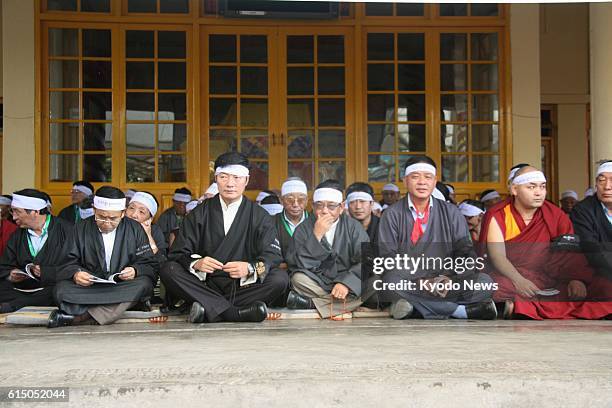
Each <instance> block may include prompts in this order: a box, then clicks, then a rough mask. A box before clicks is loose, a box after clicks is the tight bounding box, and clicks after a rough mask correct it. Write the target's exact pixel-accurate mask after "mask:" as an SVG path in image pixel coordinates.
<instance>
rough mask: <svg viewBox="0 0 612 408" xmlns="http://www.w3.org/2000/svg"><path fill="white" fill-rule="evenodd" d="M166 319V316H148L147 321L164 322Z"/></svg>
mask: <svg viewBox="0 0 612 408" xmlns="http://www.w3.org/2000/svg"><path fill="white" fill-rule="evenodd" d="M167 321H168V316H155V317H149V323H166V322H167Z"/></svg>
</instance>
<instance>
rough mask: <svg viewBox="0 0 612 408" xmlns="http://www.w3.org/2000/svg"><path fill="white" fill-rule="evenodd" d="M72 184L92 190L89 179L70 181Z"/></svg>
mask: <svg viewBox="0 0 612 408" xmlns="http://www.w3.org/2000/svg"><path fill="white" fill-rule="evenodd" d="M72 185H73V186H83V187H87V188H88V189H90V190H91V191H94V186H92V185H91V183H90V182H89V181H87V180H78V181H75V182H74V183H72Z"/></svg>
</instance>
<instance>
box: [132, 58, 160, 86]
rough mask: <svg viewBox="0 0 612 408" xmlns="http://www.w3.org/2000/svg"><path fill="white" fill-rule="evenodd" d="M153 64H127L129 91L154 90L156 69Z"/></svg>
mask: <svg viewBox="0 0 612 408" xmlns="http://www.w3.org/2000/svg"><path fill="white" fill-rule="evenodd" d="M153 64H154V63H153V62H126V63H125V80H126V87H127V89H153V88H154V87H155V67H154V66H153Z"/></svg>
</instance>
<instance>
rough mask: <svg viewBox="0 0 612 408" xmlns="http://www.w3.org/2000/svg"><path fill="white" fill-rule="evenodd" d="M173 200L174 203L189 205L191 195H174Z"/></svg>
mask: <svg viewBox="0 0 612 408" xmlns="http://www.w3.org/2000/svg"><path fill="white" fill-rule="evenodd" d="M172 199H173V200H174V201H178V202H180V203H188V202H190V201H191V195H190V194H181V193H174V195H173V196H172Z"/></svg>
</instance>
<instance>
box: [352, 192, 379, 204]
mask: <svg viewBox="0 0 612 408" xmlns="http://www.w3.org/2000/svg"><path fill="white" fill-rule="evenodd" d="M355 200H363V201H374V197H372V196H371V195H370V194H368V193H366V192H365V191H355V192H353V193H351V194H349V195H347V196H346V201H347V202H349V203H350V202H353V201H355Z"/></svg>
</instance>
